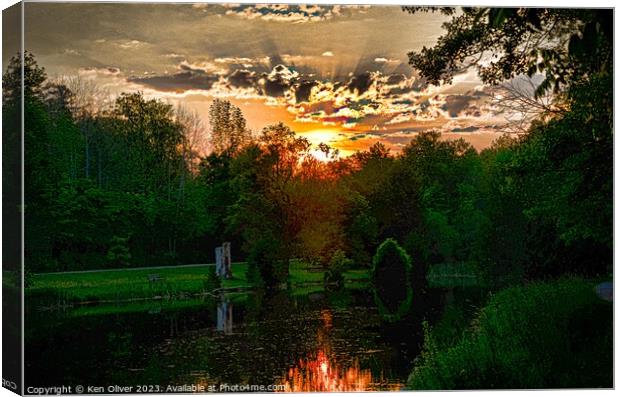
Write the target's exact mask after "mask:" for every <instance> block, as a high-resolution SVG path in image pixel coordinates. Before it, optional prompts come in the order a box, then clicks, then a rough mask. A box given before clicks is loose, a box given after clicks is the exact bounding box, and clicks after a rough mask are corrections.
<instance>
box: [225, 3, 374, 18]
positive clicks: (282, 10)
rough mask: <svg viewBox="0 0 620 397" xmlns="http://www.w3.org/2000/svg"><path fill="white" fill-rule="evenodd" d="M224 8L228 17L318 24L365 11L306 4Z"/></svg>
mask: <svg viewBox="0 0 620 397" xmlns="http://www.w3.org/2000/svg"><path fill="white" fill-rule="evenodd" d="M225 8H226V9H227V10H226V12H225V14H226V15H229V16H235V17H239V18H244V19H249V20H254V19H261V20H264V21H274V22H288V23H307V22H319V21H325V20H329V19H332V18H335V17H338V16H341V15H342V14H343V12H344V11H347V13H351V12H360V13H363V12H366V10H367V8H362V7H358V6H340V5H334V6H330V5H306V4H302V5H294V4H256V5H250V4H235V5H225Z"/></svg>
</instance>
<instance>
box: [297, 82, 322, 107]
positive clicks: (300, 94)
mask: <svg viewBox="0 0 620 397" xmlns="http://www.w3.org/2000/svg"><path fill="white" fill-rule="evenodd" d="M316 85H318V82H316V81H314V80H303V81H302V82H300V83H299V84H298V85H297V86H296V87H295V101H296V102H297V103H300V102H308V101H309V100H310V92H311V91H312V88H313V87H315V86H316Z"/></svg>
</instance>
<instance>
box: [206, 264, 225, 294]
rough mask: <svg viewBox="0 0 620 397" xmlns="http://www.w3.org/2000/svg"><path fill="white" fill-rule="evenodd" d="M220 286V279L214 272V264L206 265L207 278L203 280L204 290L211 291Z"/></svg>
mask: <svg viewBox="0 0 620 397" xmlns="http://www.w3.org/2000/svg"><path fill="white" fill-rule="evenodd" d="M221 287H222V280H220V278H219V277H218V275H217V274H216V272H215V266H208V267H207V278H206V279H205V280H204V282H203V288H204V290H205V292H213V291H214V290H216V289H219V288H221Z"/></svg>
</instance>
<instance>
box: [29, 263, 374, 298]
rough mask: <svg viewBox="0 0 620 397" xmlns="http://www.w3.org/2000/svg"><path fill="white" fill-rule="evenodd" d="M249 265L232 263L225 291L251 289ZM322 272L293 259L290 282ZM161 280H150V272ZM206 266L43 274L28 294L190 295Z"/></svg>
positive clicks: (315, 279) (309, 280)
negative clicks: (231, 275) (248, 278)
mask: <svg viewBox="0 0 620 397" xmlns="http://www.w3.org/2000/svg"><path fill="white" fill-rule="evenodd" d="M246 271H247V264H246V263H245V262H239V263H233V264H232V273H233V278H232V279H230V280H222V288H224V289H226V290H236V289H249V288H252V285H251V284H250V283H249V282H248V281H247V279H246ZM323 273H324V272H323V271H317V270H314V269H311V268H309V267H308V266H306V265H305V264H304V263H302V262H299V261H292V262H291V266H290V269H289V282H290V284H291V285H292V286H293V287H294V288H296V289H299V288H300V287H301V286H304V285H308V284H322V283H323ZM154 274H156V275H158V276H159V277H160V280H158V281H149V275H154ZM206 277H207V269H206V265H205V266H187V267H185V266H180V267H162V268H159V269H158V268H149V269H130V270H102V271H96V272H82V273H80V272H74V273H44V274H35V275H33V277H32V285H31V286H30V287H29V288H28V289H27V293H28V294H29V296H45V297H49V296H53V297H54V298H55V299H56V300H57V301H62V302H89V301H92V302H101V301H110V302H118V301H123V300H132V299H133V300H140V299H158V300H171V299H178V298H190V297H194V296H196V295H198V294H203V293H204V292H205V288H204V281H205V280H206ZM344 277H345V281H348V282H352V283H353V282H360V281H364V280H366V279H367V278H368V272H367V271H366V270H351V271H348V272H345V274H344Z"/></svg>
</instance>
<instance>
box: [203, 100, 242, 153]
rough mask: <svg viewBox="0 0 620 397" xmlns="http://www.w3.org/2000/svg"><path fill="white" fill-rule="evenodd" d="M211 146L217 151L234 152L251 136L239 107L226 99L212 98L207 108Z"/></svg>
mask: <svg viewBox="0 0 620 397" xmlns="http://www.w3.org/2000/svg"><path fill="white" fill-rule="evenodd" d="M209 123H210V124H211V146H212V149H213V150H214V151H215V152H217V153H222V152H225V151H230V152H233V153H234V152H236V151H237V150H238V149H240V148H241V147H242V146H243V145H245V144H246V143H248V141H249V140H250V137H251V133H250V131H249V130H248V129H247V126H246V121H245V118H244V117H243V113H242V112H241V109H239V108H238V107H237V106H234V105H233V104H231V103H230V102H229V101H227V100H223V99H214V100H213V103H212V104H211V107H210V108H209Z"/></svg>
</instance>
